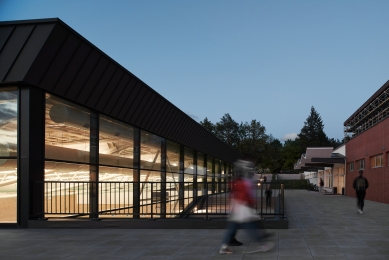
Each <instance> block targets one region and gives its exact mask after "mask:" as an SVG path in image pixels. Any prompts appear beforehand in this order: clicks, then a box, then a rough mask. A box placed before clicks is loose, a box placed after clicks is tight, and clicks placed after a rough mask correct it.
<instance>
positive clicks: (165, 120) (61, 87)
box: [0, 18, 241, 162]
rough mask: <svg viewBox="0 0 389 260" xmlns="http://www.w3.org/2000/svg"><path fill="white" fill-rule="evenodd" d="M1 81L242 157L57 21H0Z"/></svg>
mask: <svg viewBox="0 0 389 260" xmlns="http://www.w3.org/2000/svg"><path fill="white" fill-rule="evenodd" d="M123 51H124V50H123ZM0 82H2V83H24V84H29V85H33V86H35V87H39V88H41V89H43V90H45V91H47V92H49V93H52V94H55V95H58V96H60V97H63V98H66V99H68V100H70V101H73V102H75V103H78V104H81V105H83V106H86V107H89V108H91V109H93V110H95V111H98V112H100V113H103V114H106V115H108V116H111V117H113V118H116V119H119V120H121V121H123V122H126V123H129V124H131V125H134V126H136V127H139V128H141V129H144V130H146V131H149V132H151V133H154V134H156V135H160V136H162V137H164V138H167V139H169V140H172V141H175V142H178V143H181V144H184V145H185V146H188V147H190V148H193V149H196V150H198V151H201V152H203V153H206V154H209V155H211V156H214V157H217V158H219V159H222V160H225V161H227V162H233V161H235V160H236V159H238V158H240V157H241V155H240V154H239V153H238V152H237V151H235V150H234V149H232V148H231V147H229V146H228V145H226V144H225V143H224V142H222V141H221V140H219V139H218V138H217V137H215V136H214V135H213V134H212V133H210V132H209V131H207V130H206V129H205V128H203V127H202V126H201V125H200V124H198V123H197V122H196V121H195V120H193V119H192V118H191V117H189V116H188V115H186V114H185V113H184V112H182V111H181V110H180V109H178V108H177V107H176V106H174V105H173V104H172V103H170V102H169V101H168V100H166V99H165V98H164V97H162V96H161V95H160V94H158V93H157V92H156V91H154V90H153V89H152V88H150V87H149V86H148V85H147V84H145V83H144V82H143V81H141V80H140V79H139V78H137V77H136V76H135V75H133V74H132V73H131V72H129V71H128V70H126V69H125V68H123V67H122V66H121V65H120V64H118V63H117V62H116V61H114V60H113V59H111V58H110V57H109V56H107V55H106V54H105V53H104V52H102V51H101V50H100V49H98V48H97V47H96V46H94V45H93V44H92V43H90V42H89V41H88V40H86V39H85V38H84V37H82V36H81V35H79V34H78V33H77V32H76V31H74V30H73V29H71V28H70V27H69V26H68V25H66V24H65V23H64V22H62V21H61V20H60V19H58V18H53V19H39V20H26V21H9V22H0Z"/></svg>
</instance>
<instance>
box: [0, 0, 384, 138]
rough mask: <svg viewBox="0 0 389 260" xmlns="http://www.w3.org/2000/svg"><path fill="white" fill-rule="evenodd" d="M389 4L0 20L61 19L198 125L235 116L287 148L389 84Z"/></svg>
mask: <svg viewBox="0 0 389 260" xmlns="http://www.w3.org/2000/svg"><path fill="white" fill-rule="evenodd" d="M387 10H389V1H378V0H377V1H374V0H373V1H358V0H352V1H351V0H350V1H348V0H342V1H335V0H329V1H314V0H299V1H297V0H296V1H293V0H288V1H287V0H284V1H277V0H275V1H270V0H269V1H265V0H251V1H250V0H247V1H231V0H213V1H212V0H197V1H194V0H193V1H178V0H175V1H173V0H163V1H161V0H142V1H141V0H138V1H131V0H129V1H124V0H123V1H117V0H110V1H96V0H94V1H90V0H78V1H75V0H67V1H59V0H58V1H55V0H34V1H23V0H0V20H1V21H7V20H24V19H37V18H53V17H58V18H60V19H61V20H63V21H64V22H65V23H66V24H68V25H69V26H70V27H72V28H73V29H74V30H76V31H77V32H78V33H80V34H81V35H82V36H84V37H85V38H86V39H88V40H89V41H90V42H92V43H93V44H94V45H96V46H97V47H98V48H100V49H101V50H102V51H103V52H105V53H106V54H107V55H109V56H110V57H112V58H113V59H114V60H116V61H117V62H118V63H120V64H121V65H122V66H124V67H125V68H126V69H128V70H129V71H131V72H132V73H133V74H135V75H136V76H137V77H139V78H140V79H141V80H143V81H144V82H145V83H146V84H148V85H149V86H150V87H152V88H153V89H154V90H156V91H157V92H158V93H160V94H161V95H162V96H164V97H165V98H166V99H167V100H169V101H170V102H171V103H173V104H175V105H176V106H177V107H178V108H179V109H181V110H182V111H183V112H185V113H187V114H188V115H190V116H192V118H194V119H195V120H196V121H200V120H203V119H204V118H205V117H208V119H209V120H210V121H211V122H213V123H216V122H218V121H219V120H220V118H221V117H222V116H223V115H224V114H226V113H229V114H230V115H231V116H232V118H233V119H234V120H236V121H237V122H239V123H240V122H246V121H248V122H249V121H251V120H252V119H256V120H257V121H260V122H261V124H262V125H264V126H265V127H266V133H267V134H272V135H273V136H274V137H275V138H278V139H280V140H283V138H285V136H294V135H295V134H296V133H299V132H300V130H301V128H302V127H303V125H304V121H305V120H306V118H307V117H308V116H309V113H310V108H311V106H314V107H315V109H316V110H317V111H318V112H319V113H320V115H321V117H322V119H323V122H324V125H325V127H324V131H325V132H326V134H327V135H328V136H329V137H331V138H338V139H342V138H343V123H344V121H345V120H346V119H347V118H348V117H349V116H350V115H351V114H352V113H354V111H355V110H357V109H358V108H359V107H360V106H361V105H362V104H363V103H364V102H365V101H366V100H367V99H368V98H369V97H370V96H371V95H373V94H374V92H375V91H377V90H378V89H379V88H380V87H381V86H382V85H383V84H384V83H385V82H386V81H387V80H388V79H389V71H388V67H389V45H388V43H389V26H387Z"/></svg>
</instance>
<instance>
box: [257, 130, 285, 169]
mask: <svg viewBox="0 0 389 260" xmlns="http://www.w3.org/2000/svg"><path fill="white" fill-rule="evenodd" d="M282 150H283V146H282V143H281V142H280V140H278V139H275V138H274V137H273V136H272V135H270V136H269V138H268V142H267V143H266V145H265V150H264V152H263V157H262V163H261V166H262V167H263V168H268V169H269V170H270V172H273V173H274V172H279V171H280V170H281V169H282V166H283V161H284V159H283V156H282Z"/></svg>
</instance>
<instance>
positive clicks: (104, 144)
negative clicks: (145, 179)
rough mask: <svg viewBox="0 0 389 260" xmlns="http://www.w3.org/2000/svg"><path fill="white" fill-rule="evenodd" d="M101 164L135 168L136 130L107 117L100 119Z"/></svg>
mask: <svg viewBox="0 0 389 260" xmlns="http://www.w3.org/2000/svg"><path fill="white" fill-rule="evenodd" d="M99 126H100V134H99V153H100V154H99V160H100V164H103V165H112V166H124V167H133V158H134V129H133V128H132V127H131V126H129V125H125V124H122V123H119V122H116V121H114V120H111V119H109V118H107V117H100V124H99Z"/></svg>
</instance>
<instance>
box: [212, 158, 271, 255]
mask: <svg viewBox="0 0 389 260" xmlns="http://www.w3.org/2000/svg"><path fill="white" fill-rule="evenodd" d="M234 171H235V174H236V176H237V178H236V179H235V180H234V181H233V182H232V185H231V196H232V198H231V201H232V212H231V215H230V218H229V220H228V225H227V229H226V232H225V235H224V237H223V240H222V246H221V248H220V251H219V253H220V254H232V253H233V251H232V250H231V249H230V248H229V247H228V243H229V241H231V240H232V239H233V238H234V236H235V234H236V232H237V230H238V229H239V228H240V227H242V228H246V230H247V231H249V232H250V233H251V234H252V235H253V236H254V238H255V239H256V240H257V241H262V239H263V238H264V234H263V233H264V232H263V231H262V232H260V230H258V229H257V226H256V224H255V222H254V221H256V220H259V216H258V215H257V214H256V213H255V210H254V209H253V208H252V207H253V206H254V204H255V199H254V195H253V189H254V188H253V183H252V177H253V175H254V168H253V164H252V163H251V162H249V161H243V160H238V161H237V162H236V163H235V164H234ZM272 247H273V244H272V243H270V242H268V243H266V244H263V245H261V246H259V247H258V248H256V249H255V250H253V251H250V252H246V253H254V252H260V251H262V252H265V251H268V250H270V249H271V248H272Z"/></svg>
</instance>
